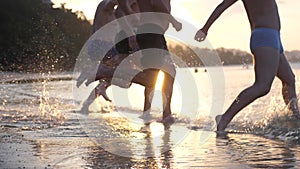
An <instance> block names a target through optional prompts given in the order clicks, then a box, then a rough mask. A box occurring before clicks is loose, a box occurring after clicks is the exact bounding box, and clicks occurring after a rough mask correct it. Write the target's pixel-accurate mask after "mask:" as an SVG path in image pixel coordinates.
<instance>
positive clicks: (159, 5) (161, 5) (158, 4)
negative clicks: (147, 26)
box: [151, 0, 182, 31]
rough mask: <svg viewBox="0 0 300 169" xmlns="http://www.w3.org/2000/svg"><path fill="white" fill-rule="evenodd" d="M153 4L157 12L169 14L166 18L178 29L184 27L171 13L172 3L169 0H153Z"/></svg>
mask: <svg viewBox="0 0 300 169" xmlns="http://www.w3.org/2000/svg"><path fill="white" fill-rule="evenodd" d="M151 5H152V6H153V8H154V11H155V12H161V13H166V14H168V16H167V18H166V19H167V20H168V21H169V22H170V23H171V24H172V25H173V27H174V28H175V29H176V30H177V31H180V30H181V29H182V24H181V23H180V22H178V21H177V20H176V19H175V18H174V17H173V16H172V15H171V4H170V1H169V0H151Z"/></svg>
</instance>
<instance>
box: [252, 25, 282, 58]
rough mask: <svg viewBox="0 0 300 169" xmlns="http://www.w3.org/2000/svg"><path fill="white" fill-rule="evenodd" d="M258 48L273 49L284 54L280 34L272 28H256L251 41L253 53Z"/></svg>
mask: <svg viewBox="0 0 300 169" xmlns="http://www.w3.org/2000/svg"><path fill="white" fill-rule="evenodd" d="M258 47H272V48H276V49H278V50H279V52H280V53H283V47H282V43H281V39H280V32H279V31H278V30H275V29H272V28H255V29H254V30H253V31H252V34H251V39H250V49H251V52H252V53H253V51H254V49H256V48H258Z"/></svg>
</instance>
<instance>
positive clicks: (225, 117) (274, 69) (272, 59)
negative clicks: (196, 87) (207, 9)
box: [195, 0, 300, 133]
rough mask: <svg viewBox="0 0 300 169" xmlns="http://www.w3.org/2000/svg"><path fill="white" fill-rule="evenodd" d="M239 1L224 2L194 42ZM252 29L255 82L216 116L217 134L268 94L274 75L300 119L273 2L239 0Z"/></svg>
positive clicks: (222, 131) (295, 114)
mask: <svg viewBox="0 0 300 169" xmlns="http://www.w3.org/2000/svg"><path fill="white" fill-rule="evenodd" d="M237 1H238V0H223V2H222V3H220V4H219V5H218V6H217V7H216V9H215V10H214V11H213V13H212V14H211V15H210V17H209V18H208V20H207V22H206V24H205V25H204V26H203V28H202V29H200V30H199V31H198V32H197V33H196V35H195V40H197V41H203V40H204V39H205V38H206V36H207V33H208V30H209V28H210V27H211V25H212V24H213V23H214V22H215V20H217V18H219V16H220V15H221V14H222V13H223V12H224V11H225V10H226V9H227V8H228V7H230V6H231V5H233V4H234V3H235V2H237ZM242 2H243V4H244V7H245V9H246V12H247V15H248V19H249V22H250V26H251V31H252V34H251V39H250V49H251V52H252V54H253V56H254V60H255V62H254V71H255V82H254V84H253V85H252V86H250V87H248V88H246V89H245V90H243V91H242V92H241V93H240V94H239V95H238V96H237V97H236V99H235V100H234V101H233V103H232V104H231V105H230V107H229V108H228V109H227V110H226V112H225V113H224V114H222V115H218V116H216V122H217V133H226V132H225V128H226V127H227V125H228V124H229V123H230V121H231V120H232V119H233V117H234V116H235V115H236V114H237V113H238V112H239V111H241V110H242V109H243V108H244V107H246V106H247V105H248V104H250V103H251V102H253V101H254V100H256V99H257V98H259V97H262V96H264V95H266V94H267V93H269V91H270V89H271V85H272V82H273V80H274V78H275V76H277V77H278V78H279V79H280V80H281V82H282V96H283V99H284V102H285V104H287V105H288V106H289V109H290V110H291V111H292V112H293V116H294V117H295V118H297V119H300V114H299V108H298V99H297V95H296V90H295V76H294V74H293V71H292V69H291V67H290V65H289V63H288V61H287V59H286V57H285V55H284V50H283V46H282V43H281V40H280V28H281V25H280V17H279V13H278V9H277V4H276V1H275V0H242Z"/></svg>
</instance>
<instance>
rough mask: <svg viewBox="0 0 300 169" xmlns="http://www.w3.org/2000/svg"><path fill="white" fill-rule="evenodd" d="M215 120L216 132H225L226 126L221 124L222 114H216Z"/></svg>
mask: <svg viewBox="0 0 300 169" xmlns="http://www.w3.org/2000/svg"><path fill="white" fill-rule="evenodd" d="M215 120H216V123H217V132H220V133H221V132H225V128H226V126H225V127H224V126H223V122H222V115H217V116H216V118H215Z"/></svg>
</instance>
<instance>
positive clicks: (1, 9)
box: [0, 0, 91, 72]
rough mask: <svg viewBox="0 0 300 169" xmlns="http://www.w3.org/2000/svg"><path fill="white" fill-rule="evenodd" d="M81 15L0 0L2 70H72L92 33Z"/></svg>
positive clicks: (32, 0)
mask: <svg viewBox="0 0 300 169" xmlns="http://www.w3.org/2000/svg"><path fill="white" fill-rule="evenodd" d="M78 13H79V14H82V13H80V12H77V14H78ZM80 16H81V17H80V18H79V17H78V15H76V14H74V13H72V12H71V10H69V9H65V8H64V5H62V7H61V8H60V9H54V8H52V6H51V5H49V4H44V3H42V2H41V0H13V1H8V0H3V1H0V70H1V71H18V72H47V71H66V70H72V69H73V67H74V64H75V62H76V58H77V55H78V53H79V51H80V49H81V48H82V46H83V44H84V43H85V41H86V40H87V39H88V38H89V36H90V33H91V25H90V23H89V22H88V21H87V20H86V19H85V17H82V15H80Z"/></svg>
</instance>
